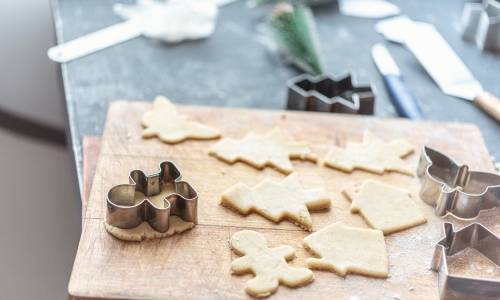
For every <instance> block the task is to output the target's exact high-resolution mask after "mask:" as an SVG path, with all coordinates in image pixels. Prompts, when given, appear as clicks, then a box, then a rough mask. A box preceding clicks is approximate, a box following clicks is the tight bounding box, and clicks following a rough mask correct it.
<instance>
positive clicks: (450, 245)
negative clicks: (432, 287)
mask: <svg viewBox="0 0 500 300" xmlns="http://www.w3.org/2000/svg"><path fill="white" fill-rule="evenodd" d="M443 233H444V237H443V238H442V239H441V240H440V241H439V242H438V243H437V244H436V248H435V250H434V257H433V258H432V263H431V269H432V270H434V271H436V272H438V287H439V297H440V298H441V299H442V300H445V299H446V300H451V299H453V300H459V299H460V300H465V299H467V300H480V299H481V300H485V299H492V300H493V299H498V298H499V297H500V280H494V279H488V278H478V277H467V276H459V275H452V274H450V273H449V272H448V263H447V261H446V259H447V257H448V256H453V255H455V254H457V253H458V252H460V251H462V250H465V249H466V248H474V249H476V250H478V251H479V252H481V253H482V254H483V255H484V256H485V257H486V258H488V259H489V260H490V261H491V262H493V263H494V264H496V265H497V266H500V251H499V250H498V249H500V238H499V237H498V236H496V235H495V234H494V233H492V232H491V231H489V230H488V229H487V228H486V227H484V226H483V225H481V224H479V223H472V224H470V225H467V226H465V227H464V228H462V229H460V230H458V231H455V230H454V228H453V224H451V223H447V222H446V223H444V224H443Z"/></svg>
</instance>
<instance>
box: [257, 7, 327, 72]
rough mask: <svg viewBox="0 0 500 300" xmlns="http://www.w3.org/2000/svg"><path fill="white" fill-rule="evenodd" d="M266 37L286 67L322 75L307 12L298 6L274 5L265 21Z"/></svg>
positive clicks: (321, 61)
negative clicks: (285, 63)
mask: <svg viewBox="0 0 500 300" xmlns="http://www.w3.org/2000/svg"><path fill="white" fill-rule="evenodd" d="M266 33H267V34H268V35H269V36H270V38H271V39H272V40H273V41H274V42H275V43H276V45H277V47H278V51H279V52H280V53H281V54H282V55H283V56H284V57H285V59H286V60H288V61H290V63H292V64H293V65H295V66H296V67H298V68H299V69H301V70H303V71H305V72H308V73H310V74H311V75H319V74H322V73H323V72H324V66H323V60H322V58H321V55H320V46H319V42H318V34H317V31H316V24H315V22H314V16H313V14H312V12H311V9H309V8H308V7H306V6H302V5H298V6H295V7H294V6H292V5H291V4H288V3H279V4H277V5H276V6H275V8H274V10H273V12H272V13H271V15H270V16H269V18H268V20H267V23H266Z"/></svg>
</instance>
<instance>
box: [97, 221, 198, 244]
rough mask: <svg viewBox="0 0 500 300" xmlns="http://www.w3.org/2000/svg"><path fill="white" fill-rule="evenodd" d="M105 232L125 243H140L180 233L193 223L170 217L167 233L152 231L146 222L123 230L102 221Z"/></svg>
mask: <svg viewBox="0 0 500 300" xmlns="http://www.w3.org/2000/svg"><path fill="white" fill-rule="evenodd" d="M104 227H105V228H106V230H107V231H108V232H109V233H111V234H112V235H114V236H115V237H117V238H119V239H121V240H125V241H136V242H140V241H142V240H144V239H146V240H151V239H154V238H163V237H167V236H169V235H172V234H174V233H181V232H183V231H186V230H188V229H191V228H193V227H194V223H192V222H186V221H184V220H182V219H181V218H179V217H178V216H170V217H169V218H168V231H167V232H163V233H162V232H158V231H156V230H154V229H153V228H152V227H151V225H149V224H148V222H142V223H141V225H139V226H137V227H135V228H132V229H123V228H118V227H114V226H111V225H109V224H108V223H106V221H104Z"/></svg>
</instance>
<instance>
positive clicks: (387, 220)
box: [342, 179, 427, 234]
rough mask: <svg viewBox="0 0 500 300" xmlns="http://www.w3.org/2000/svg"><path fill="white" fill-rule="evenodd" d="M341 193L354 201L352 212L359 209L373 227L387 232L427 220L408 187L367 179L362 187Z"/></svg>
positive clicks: (356, 211) (357, 211) (358, 211)
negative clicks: (402, 187)
mask: <svg viewBox="0 0 500 300" xmlns="http://www.w3.org/2000/svg"><path fill="white" fill-rule="evenodd" d="M342 193H343V194H344V195H345V196H347V198H349V200H351V201H352V204H351V213H360V214H361V215H362V216H363V217H364V218H365V220H366V222H367V223H368V225H370V227H372V228H374V229H379V230H382V231H383V232H384V233H386V234H387V233H391V232H395V231H399V230H402V229H406V228H409V227H413V226H417V225H420V224H423V223H425V222H427V219H426V217H425V216H424V214H423V213H422V212H421V211H420V209H419V208H418V207H417V205H416V204H415V202H414V201H413V200H412V199H411V198H410V192H409V191H407V190H405V189H401V188H398V187H395V186H392V185H389V184H386V183H383V182H380V181H376V180H371V179H368V180H365V181H364V182H363V184H362V185H361V187H360V188H359V189H355V188H344V189H342Z"/></svg>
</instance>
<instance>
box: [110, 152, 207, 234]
mask: <svg viewBox="0 0 500 300" xmlns="http://www.w3.org/2000/svg"><path fill="white" fill-rule="evenodd" d="M158 167H159V169H160V172H158V173H155V174H151V175H146V173H144V172H143V171H142V170H133V171H131V172H130V176H129V182H130V184H120V185H116V186H114V187H112V188H111V189H110V190H109V191H108V194H107V197H106V200H107V204H108V210H107V212H106V222H107V223H108V224H109V225H111V226H115V227H118V228H123V229H130V228H134V227H137V226H139V225H140V224H141V223H142V222H148V223H149V225H151V227H153V229H154V230H156V231H158V232H166V231H167V230H168V219H169V217H170V215H171V214H172V215H177V216H179V217H181V218H182V219H183V220H184V221H187V222H193V223H195V224H196V223H197V222H198V212H197V210H198V207H197V206H198V193H197V192H196V191H195V189H193V187H191V185H190V184H189V183H187V182H186V181H179V180H180V179H181V177H182V174H181V171H180V170H179V169H178V168H177V166H176V165H175V164H174V163H173V162H170V161H162V162H161V163H160V165H159V166H158ZM162 183H173V184H174V185H175V193H174V194H169V195H167V196H165V198H164V199H163V207H156V206H155V205H153V203H151V202H150V201H149V200H148V199H147V198H146V199H144V200H142V201H141V202H140V203H138V204H136V205H134V196H135V192H136V191H137V192H141V193H143V194H144V195H146V197H148V196H154V195H158V194H160V192H161V185H162Z"/></svg>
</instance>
